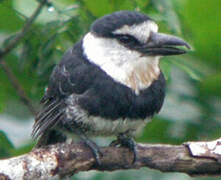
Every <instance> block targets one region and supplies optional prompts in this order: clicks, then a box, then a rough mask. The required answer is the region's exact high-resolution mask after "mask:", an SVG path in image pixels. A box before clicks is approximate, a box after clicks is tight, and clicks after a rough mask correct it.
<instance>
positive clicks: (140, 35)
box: [113, 20, 158, 43]
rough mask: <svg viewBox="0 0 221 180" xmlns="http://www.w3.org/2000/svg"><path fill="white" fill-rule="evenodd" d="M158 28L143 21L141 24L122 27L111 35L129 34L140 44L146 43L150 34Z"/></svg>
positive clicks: (153, 23)
mask: <svg viewBox="0 0 221 180" xmlns="http://www.w3.org/2000/svg"><path fill="white" fill-rule="evenodd" d="M157 31H158V26H157V24H156V23H155V22H153V21H150V20H148V21H145V22H143V23H141V24H135V25H132V26H129V25H124V26H123V27H121V28H120V29H117V30H115V31H114V32H113V34H129V35H131V36H133V37H135V38H136V39H137V40H138V41H140V42H142V43H146V42H147V40H148V38H149V36H150V32H157Z"/></svg>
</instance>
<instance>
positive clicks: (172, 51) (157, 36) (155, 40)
mask: <svg viewBox="0 0 221 180" xmlns="http://www.w3.org/2000/svg"><path fill="white" fill-rule="evenodd" d="M177 46H185V47H186V48H188V49H190V45H189V44H188V43H186V42H185V41H184V40H182V39H180V38H178V37H175V36H171V35H167V34H163V33H156V32H151V34H150V38H149V40H148V42H147V43H146V44H145V46H144V47H143V48H142V50H141V49H140V50H141V52H142V53H144V54H146V55H160V56H169V55H179V54H184V53H186V52H187V51H186V50H184V49H179V48H177Z"/></svg>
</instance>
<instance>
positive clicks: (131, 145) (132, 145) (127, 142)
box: [110, 134, 138, 164]
mask: <svg viewBox="0 0 221 180" xmlns="http://www.w3.org/2000/svg"><path fill="white" fill-rule="evenodd" d="M118 145H120V146H122V147H127V148H128V149H129V150H130V151H132V152H133V154H134V159H133V162H132V164H134V163H135V162H136V161H137V157H138V155H137V146H136V142H135V141H134V139H133V138H131V137H128V136H127V135H125V134H120V135H118V137H117V139H116V140H114V141H112V142H111V143H110V146H114V147H116V146H118Z"/></svg>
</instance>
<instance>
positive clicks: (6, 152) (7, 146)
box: [0, 130, 14, 158]
mask: <svg viewBox="0 0 221 180" xmlns="http://www.w3.org/2000/svg"><path fill="white" fill-rule="evenodd" d="M13 149H14V146H13V144H12V143H11V141H10V140H9V139H8V137H7V136H6V134H5V133H4V132H3V131H1V130H0V158H6V157H10V156H11V151H12V150H13Z"/></svg>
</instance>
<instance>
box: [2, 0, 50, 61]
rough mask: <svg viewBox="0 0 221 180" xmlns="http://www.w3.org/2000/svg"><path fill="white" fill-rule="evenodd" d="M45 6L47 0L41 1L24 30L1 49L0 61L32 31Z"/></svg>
mask: <svg viewBox="0 0 221 180" xmlns="http://www.w3.org/2000/svg"><path fill="white" fill-rule="evenodd" d="M45 4H47V0H41V1H40V3H39V5H38V7H37V8H36V10H35V11H34V13H33V14H32V16H31V17H30V18H29V19H28V20H27V22H26V24H25V25H24V26H23V28H22V30H21V31H20V32H19V33H17V35H16V36H15V38H14V39H12V40H11V41H10V42H9V43H8V45H7V46H6V47H5V48H3V49H0V61H2V58H3V57H4V56H5V55H7V54H8V53H9V52H10V51H11V50H12V49H14V48H15V47H16V46H17V45H18V43H19V42H20V40H22V38H23V37H24V36H25V35H26V33H27V32H28V31H29V30H30V28H31V25H32V23H33V22H34V21H35V19H36V18H37V17H38V15H39V14H40V12H41V10H42V8H43V7H44V5H45Z"/></svg>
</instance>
